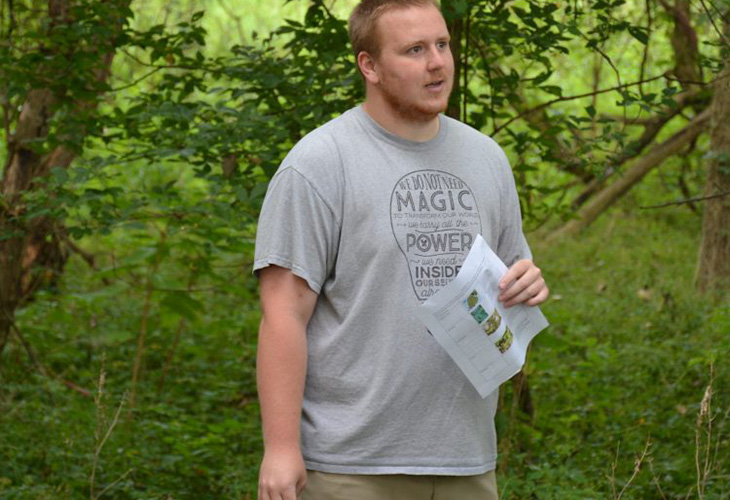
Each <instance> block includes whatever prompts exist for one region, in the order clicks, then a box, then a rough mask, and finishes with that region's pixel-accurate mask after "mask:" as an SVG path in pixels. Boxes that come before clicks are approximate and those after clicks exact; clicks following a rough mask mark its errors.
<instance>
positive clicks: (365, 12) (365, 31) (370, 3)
mask: <svg viewBox="0 0 730 500" xmlns="http://www.w3.org/2000/svg"><path fill="white" fill-rule="evenodd" d="M429 5H431V6H433V7H436V8H437V9H439V10H440V9H441V7H440V5H439V3H438V2H437V1H436V0H362V1H361V2H360V3H359V4H358V5H357V7H355V9H354V10H353V11H352V14H351V15H350V43H351V44H352V50H353V52H354V53H355V58H356V59H357V55H358V54H359V53H360V52H367V53H368V54H370V55H371V56H373V57H378V55H380V39H379V37H378V33H377V30H376V29H375V28H376V25H377V21H378V19H379V18H380V16H382V15H383V14H384V13H386V12H388V11H391V10H395V9H405V8H408V7H426V6H429Z"/></svg>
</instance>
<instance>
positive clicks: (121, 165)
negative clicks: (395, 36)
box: [0, 0, 730, 500]
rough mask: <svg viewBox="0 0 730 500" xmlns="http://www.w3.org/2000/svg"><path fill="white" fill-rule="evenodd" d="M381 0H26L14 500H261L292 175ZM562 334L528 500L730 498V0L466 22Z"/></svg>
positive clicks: (20, 24)
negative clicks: (265, 296)
mask: <svg viewBox="0 0 730 500" xmlns="http://www.w3.org/2000/svg"><path fill="white" fill-rule="evenodd" d="M355 4H356V1H355V0H340V1H336V0H307V1H304V0H276V1H275V0H269V1H267V2H256V1H255V0H205V1H202V2H194V1H192V0H173V1H170V2H159V1H157V0H152V1H149V2H141V1H139V0H137V1H132V0H0V106H1V108H2V110H1V113H2V128H1V129H0V138H1V140H0V165H2V169H3V170H2V181H1V182H2V191H1V192H0V499H2V500H40V499H53V500H55V499H81V498H89V499H90V500H96V499H122V500H126V499H130V500H131V499H140V500H141V499H160V500H163V499H170V500H172V499H175V500H183V499H195V500H202V499H254V498H256V496H257V493H256V490H257V475H258V467H259V464H260V460H261V457H262V450H263V442H262V436H261V422H260V416H259V405H258V401H257V390H256V374H255V364H256V361H255V360H256V345H257V332H258V325H259V321H260V311H259V299H258V282H257V279H256V277H255V276H254V275H253V273H252V265H253V252H254V240H255V235H256V227H257V218H258V214H259V212H260V209H261V203H262V201H263V196H264V194H265V192H266V189H267V185H268V181H269V179H270V178H271V177H272V175H273V174H274V173H275V172H276V169H277V168H278V166H279V163H280V162H281V161H282V159H283V157H284V156H285V155H286V153H287V152H288V151H289V149H290V148H291V147H292V146H293V145H294V144H295V143H296V142H297V141H298V140H299V139H300V138H302V137H303V136H304V135H305V134H306V133H308V132H309V131H311V130H313V129H314V128H316V127H317V126H319V125H321V124H323V123H325V122H327V121H328V120H330V119H332V118H333V117H336V116H338V115H339V114H341V113H343V112H344V111H346V110H347V109H349V108H351V107H353V106H355V105H357V104H358V103H360V102H361V101H362V99H363V96H364V88H363V86H362V82H361V80H360V77H359V75H358V73H357V69H356V66H355V60H354V57H353V55H352V53H351V49H350V46H349V40H348V35H347V16H348V15H349V12H350V10H351V9H352V7H353V6H354V5H355ZM441 6H442V12H443V13H444V17H445V19H446V21H447V24H448V26H449V30H450V33H451V36H452V41H451V50H452V53H453V54H454V58H455V64H456V68H455V69H456V78H455V81H456V83H455V88H454V92H453V93H452V96H451V101H450V105H449V108H448V110H447V114H448V115H449V116H451V117H453V118H456V119H459V120H461V121H462V122H464V123H467V124H468V125H470V126H472V127H474V128H476V129H478V130H480V131H482V132H483V133H485V134H487V135H489V136H490V137H492V138H494V139H495V140H496V141H497V142H498V143H499V144H500V145H501V146H502V147H503V148H504V150H505V152H506V154H507V156H508V157H509V160H510V163H511V166H512V169H513V173H514V176H515V180H516V183H517V188H518V191H519V196H520V204H521V208H522V214H523V218H524V226H525V231H526V236H527V239H528V240H529V242H530V245H531V247H532V250H533V254H534V258H535V261H536V263H538V264H539V266H540V267H541V269H542V271H543V274H544V276H545V279H546V281H547V282H548V284H549V286H550V289H551V296H550V298H549V300H548V301H547V302H546V303H545V304H544V305H543V306H542V307H541V309H542V311H543V313H544V314H545V316H546V317H547V318H548V320H549V321H550V323H551V326H550V327H549V328H548V329H546V330H545V331H543V332H542V333H540V334H539V335H538V336H537V337H536V338H535V339H534V340H533V342H532V344H531V346H530V349H529V355H528V359H527V362H526V364H525V366H524V367H523V369H522V371H521V372H520V373H519V374H518V375H517V376H515V377H514V378H513V379H512V380H511V381H509V382H508V383H505V384H504V385H503V386H502V387H501V389H500V408H499V410H498V414H497V418H496V423H497V430H498V435H499V446H500V449H499V463H498V468H497V478H498V483H499V489H500V498H503V499H505V500H528V499H529V500H532V499H534V500H538V499H539V500H570V499H576V500H577V499H581V500H582V499H611V500H619V499H627V500H628V499H654V500H656V499H662V500H670V499H676V500H678V499H703V500H711V499H713V500H714V499H718V500H719V499H727V498H730V434H729V433H730V425H729V422H728V417H730V389H729V387H730V369H729V366H728V361H727V360H728V356H729V355H730V64H729V63H730V2H729V1H728V0H442V1H441Z"/></svg>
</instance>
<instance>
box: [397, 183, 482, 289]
mask: <svg viewBox="0 0 730 500" xmlns="http://www.w3.org/2000/svg"><path fill="white" fill-rule="evenodd" d="M390 223H391V227H392V229H393V236H394V237H395V240H396V242H397V243H398V247H399V248H400V250H401V252H402V253H403V256H404V257H405V259H406V263H407V265H408V271H409V273H410V278H411V283H412V285H413V291H414V292H415V294H416V297H418V299H419V300H426V299H428V298H429V297H430V296H432V295H433V294H434V293H436V292H437V291H439V290H440V289H441V288H443V287H444V286H446V285H447V284H448V283H450V282H451V280H452V279H453V278H454V276H456V274H457V273H458V272H459V269H460V268H461V264H462V263H463V262H464V259H465V258H466V255H467V253H469V249H470V248H471V244H472V242H473V241H474V239H475V238H476V236H477V234H479V233H481V232H482V221H481V217H480V215H479V210H478V208H477V200H476V198H475V196H474V193H473V191H472V190H471V189H470V188H469V186H467V185H466V183H465V182H464V181H463V180H461V179H460V178H458V177H457V176H455V175H453V174H450V173H448V172H443V171H441V170H417V171H414V172H411V173H409V174H406V175H404V176H403V177H401V178H400V179H398V181H397V182H396V183H395V186H394V187H393V193H392V194H391V197H390Z"/></svg>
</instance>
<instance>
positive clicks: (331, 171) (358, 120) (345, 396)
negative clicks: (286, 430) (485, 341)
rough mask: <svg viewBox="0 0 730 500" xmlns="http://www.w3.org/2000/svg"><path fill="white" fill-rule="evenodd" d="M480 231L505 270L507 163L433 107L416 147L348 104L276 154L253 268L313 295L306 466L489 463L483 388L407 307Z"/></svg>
mask: <svg viewBox="0 0 730 500" xmlns="http://www.w3.org/2000/svg"><path fill="white" fill-rule="evenodd" d="M479 233H481V234H482V235H483V236H484V238H485V240H486V241H487V243H488V244H489V245H490V246H491V247H492V249H494V250H495V252H496V253H497V254H498V255H499V256H500V257H501V258H502V260H503V261H504V262H505V263H506V264H507V265H510V264H511V263H513V262H514V261H515V260H517V259H520V258H529V257H530V250H529V248H528V246H527V243H526V241H525V238H524V236H523V234H522V228H521V217H520V208H519V203H518V199H517V193H516V190H515V184H514V178H513V176H512V172H511V170H510V167H509V164H508V162H507V158H506V157H505V155H504V153H503V152H502V150H501V149H500V148H499V146H497V144H496V143H495V142H494V141H493V140H491V139H490V138H488V137H486V136H484V135H483V134H481V133H479V132H477V131H476V130H474V129H472V128H470V127H468V126H466V125H464V124H462V123H460V122H458V121H455V120H452V119H450V118H447V117H445V116H441V117H440V129H439V133H438V135H437V136H436V137H435V138H434V139H432V140H430V141H428V142H420V143H419V142H413V141H408V140H405V139H402V138H400V137H398V136H395V135H393V134H391V133H389V132H388V131H386V130H385V129H383V128H382V127H380V126H379V125H378V124H377V123H376V122H375V121H373V120H372V119H371V118H370V116H369V115H368V114H367V113H366V112H364V111H363V110H362V108H361V107H357V108H354V109H351V110H350V111H348V112H346V113H345V114H343V115H342V116H340V117H338V118H336V119H334V120H332V121H330V122H329V123H327V124H325V125H323V126H322V127H320V128H318V129H316V130H315V131H313V132H311V133H310V134H308V135H307V136H306V137H305V138H303V139H302V140H301V141H300V142H299V143H298V144H297V145H296V146H295V147H294V148H293V149H292V150H291V152H290V153H289V155H288V156H287V157H286V159H285V160H284V162H283V163H282V165H281V167H280V169H279V171H278V172H277V173H276V175H275V176H274V178H273V179H272V180H271V183H270V185H269V190H268V193H267V195H266V199H265V201H264V204H263V208H262V211H261V218H260V219H259V226H258V234H257V237H256V255H255V263H254V270H259V269H261V268H264V267H267V266H269V265H272V264H273V265H277V266H281V267H285V268H288V269H291V270H292V272H294V274H296V275H298V276H300V277H301V278H303V279H305V280H306V281H307V283H308V284H309V286H310V287H311V288H312V290H314V291H315V292H317V293H318V294H319V297H318V300H317V304H316V307H315V310H314V313H313V315H312V318H311V320H310V323H309V326H308V330H307V344H308V349H309V352H308V356H309V358H308V366H307V378H306V386H305V391H304V401H303V408H302V429H301V431H302V452H303V454H304V460H305V464H306V466H307V468H308V469H312V470H319V471H323V472H333V473H345V474H443V475H474V474H481V473H484V472H487V471H489V470H492V469H494V467H495V465H496V454H497V453H496V451H497V448H496V436H495V431H494V412H495V409H496V403H497V394H496V392H495V393H493V394H492V395H490V396H489V397H487V398H486V399H482V398H481V397H479V394H478V393H477V392H476V390H475V389H474V388H473V387H472V386H471V384H470V383H469V381H468V380H467V379H466V377H465V376H464V375H463V374H462V373H461V371H459V368H458V367H457V366H456V364H455V363H454V362H453V361H452V360H451V358H449V356H448V355H447V354H446V352H445V351H444V350H443V349H442V348H441V347H440V346H439V345H438V343H437V342H436V341H435V340H434V339H433V337H432V336H431V335H430V334H429V332H428V330H427V329H426V327H425V326H424V325H423V324H422V323H421V322H420V321H419V320H418V318H417V316H416V310H417V308H418V306H419V305H420V304H421V302H422V301H423V300H425V299H427V298H428V297H429V296H431V295H433V294H434V293H435V292H437V291H438V290H439V289H441V288H442V287H443V286H444V285H445V284H447V283H448V282H449V281H450V280H451V279H452V278H453V276H454V275H455V274H456V273H457V272H458V270H459V267H460V265H461V263H462V262H463V260H464V258H465V257H466V254H467V253H468V250H469V248H470V246H471V243H472V241H473V240H474V238H475V236H476V235H477V234H479Z"/></svg>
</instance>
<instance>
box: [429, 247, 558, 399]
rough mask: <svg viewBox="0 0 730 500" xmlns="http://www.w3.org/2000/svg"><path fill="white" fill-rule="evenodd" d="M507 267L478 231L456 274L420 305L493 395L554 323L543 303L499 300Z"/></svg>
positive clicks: (475, 380)
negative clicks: (506, 305) (550, 322)
mask: <svg viewBox="0 0 730 500" xmlns="http://www.w3.org/2000/svg"><path fill="white" fill-rule="evenodd" d="M506 272H507V266H505V265H504V263H503V262H502V261H501V260H500V259H499V257H497V255H496V254H495V253H494V252H493V251H492V249H491V248H489V245H487V242H486V241H484V238H483V237H482V236H481V235H477V238H476V240H475V241H474V243H473V244H472V247H471V250H470V251H469V254H468V255H467V257H466V259H465V260H464V264H463V265H462V267H461V270H460V271H459V273H458V274H457V275H456V277H455V278H454V279H453V281H451V283H449V284H448V285H446V286H445V287H444V288H442V289H441V290H440V291H439V292H438V293H436V294H435V295H433V296H432V297H430V298H429V299H428V300H426V301H425V302H424V303H423V304H421V306H420V309H419V315H420V318H421V320H422V321H423V322H424V323H425V324H426V327H427V328H428V329H429V331H430V332H431V334H432V335H433V336H434V338H435V339H436V340H437V341H438V343H439V344H441V346H442V347H443V348H444V349H445V350H446V352H447V353H448V354H449V356H451V358H452V359H453V360H454V361H455V362H456V364H457V365H458V366H459V368H461V371H462V372H464V375H466V377H467V378H468V379H469V381H470V382H471V383H472V384H473V385H474V388H476V390H477V391H478V392H479V394H480V395H481V397H483V398H485V397H487V396H488V395H489V394H490V393H491V392H492V391H494V390H495V389H496V388H498V387H499V386H500V384H502V383H503V382H505V381H507V380H509V378H510V377H512V376H513V375H514V374H515V373H517V372H518V371H520V368H521V367H522V365H523V364H524V362H525V354H526V352H527V346H528V345H529V343H530V341H531V340H532V338H533V337H534V336H535V335H537V334H538V333H539V332H540V331H541V330H543V329H544V328H545V327H547V326H548V321H547V319H545V316H543V314H542V312H540V309H539V308H537V307H534V306H533V307H531V306H525V305H516V306H512V307H510V308H509V309H507V308H504V307H503V306H502V304H501V303H500V302H499V301H498V300H497V296H498V295H499V288H498V283H499V279H500V278H501V277H502V276H503V275H504V273H506Z"/></svg>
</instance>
